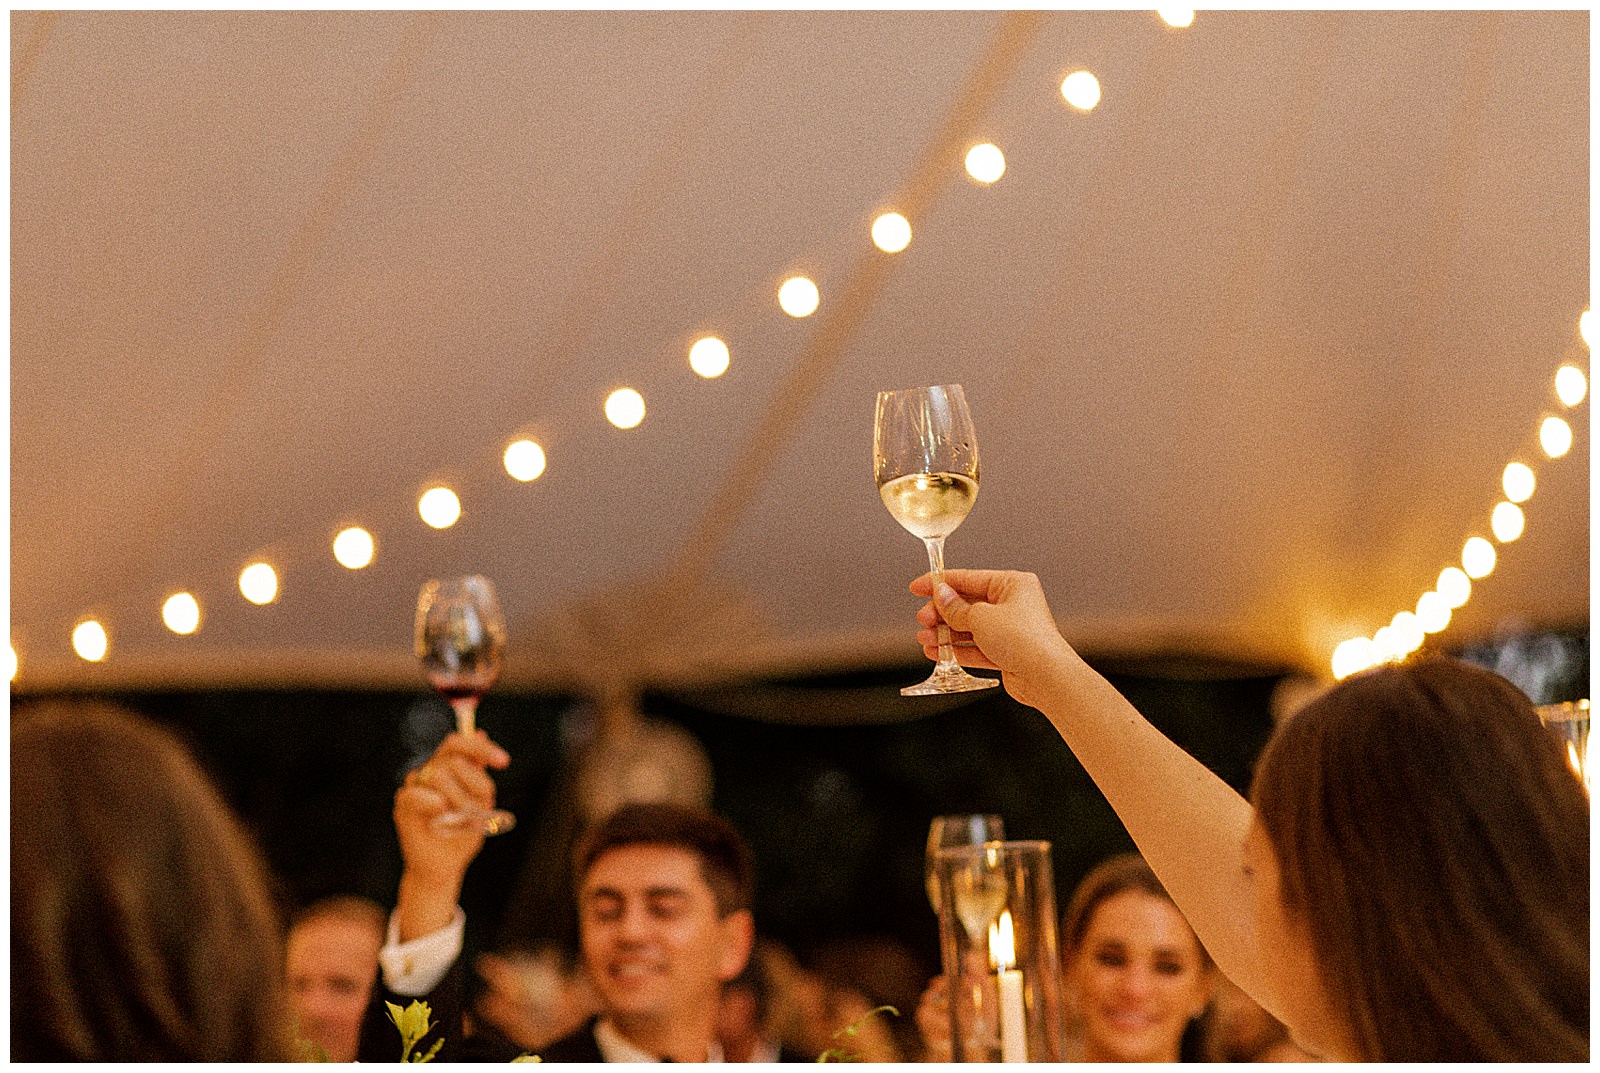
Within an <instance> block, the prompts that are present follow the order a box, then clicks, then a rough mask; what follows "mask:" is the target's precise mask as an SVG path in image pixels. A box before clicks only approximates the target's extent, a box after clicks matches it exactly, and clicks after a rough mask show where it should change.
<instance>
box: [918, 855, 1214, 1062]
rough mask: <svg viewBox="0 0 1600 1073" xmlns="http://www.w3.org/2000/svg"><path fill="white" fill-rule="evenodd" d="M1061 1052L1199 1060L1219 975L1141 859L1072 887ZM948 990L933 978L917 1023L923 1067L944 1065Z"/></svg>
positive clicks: (1077, 1056)
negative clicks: (1066, 1039)
mask: <svg viewBox="0 0 1600 1073" xmlns="http://www.w3.org/2000/svg"><path fill="white" fill-rule="evenodd" d="M1061 946H1062V966H1061V968H1062V973H1061V975H1062V982H1063V984H1064V987H1063V988H1062V990H1063V992H1064V994H1065V995H1066V997H1067V1006H1068V1008H1069V1011H1070V1018H1071V1021H1072V1023H1073V1024H1072V1027H1073V1033H1072V1038H1073V1042H1072V1043H1071V1044H1070V1045H1069V1046H1068V1052H1069V1053H1073V1058H1074V1060H1076V1061H1082V1062H1178V1061H1197V1060H1199V1059H1200V1058H1201V1057H1202V1053H1203V1050H1204V1041H1203V1036H1202V1027H1201V1025H1202V1020H1201V1019H1202V1017H1203V1016H1204V1014H1205V1013H1206V1009H1207V1006H1208V1004H1209V1003H1210V1001H1211V995H1212V988H1213V986H1214V983H1215V980H1216V970H1215V968H1214V966H1213V965H1212V963H1211V958H1210V956H1209V955H1208V954H1207V953H1206V950H1205V947H1203V946H1201V945H1200V940H1199V939H1198V938H1197V937H1196V936H1195V933H1194V929H1192V928H1190V927H1189V922H1188V921H1187V920H1185V919H1184V918H1183V914H1182V913H1180V912H1179V911H1178V907H1177V904H1176V903H1175V902H1173V900H1172V896H1171V895H1170V894H1168V893H1167V890H1166V888H1165V887H1163V886H1162V885H1161V881H1160V880H1159V879H1157V878H1156V874H1155V873H1154V872H1153V871H1151V870H1150V866H1149V865H1148V864H1146V863H1145V861H1144V858H1142V857H1140V856H1139V855H1138V854H1137V853H1121V854H1118V855H1117V856H1115V857H1109V858H1107V859H1106V860H1104V861H1102V862H1100V863H1099V864H1098V865H1096V866H1095V867H1094V868H1092V869H1090V870H1089V874H1088V875H1086V876H1084V877H1083V879H1081V880H1080V881H1079V882H1078V885H1077V887H1076V888H1075V889H1074V891H1073V893H1072V900H1071V901H1070V902H1068V903H1067V910H1066V912H1065V913H1063V914H1062V917H1061ZM948 1002H949V985H948V984H947V982H946V981H945V978H944V977H943V976H936V977H934V979H933V981H932V982H931V983H930V984H929V986H928V988H927V990H926V991H924V992H923V995H922V1001H921V1004H920V1005H919V1006H918V1008H917V1015H916V1024H917V1028H918V1031H920V1032H921V1034H922V1042H923V1047H924V1050H925V1055H924V1060H926V1061H934V1062H945V1061H949V1060H950V1014H949V1006H948Z"/></svg>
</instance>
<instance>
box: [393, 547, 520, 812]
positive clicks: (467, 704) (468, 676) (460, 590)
mask: <svg viewBox="0 0 1600 1073" xmlns="http://www.w3.org/2000/svg"><path fill="white" fill-rule="evenodd" d="M415 636H416V653H417V659H418V660H420V661H421V663H422V673H423V675H424V676H425V677H426V678H427V680H428V684H429V685H431V686H433V688H434V689H435V690H437V691H438V692H439V694H440V695H441V696H443V697H444V698H445V700H447V701H449V702H450V707H451V709H452V710H453V711H454V712H455V717H456V729H457V730H458V731H460V732H461V733H462V734H471V733H473V732H474V731H475V730H476V728H477V711H478V699H479V698H480V697H482V696H483V695H484V694H485V693H487V692H488V691H489V689H490V687H491V686H493V685H494V683H495V682H496V681H497V680H498V679H499V677H500V664H501V660H502V659H503V658H504V655H505V646H506V624H505V617H504V616H503V615H502V614H501V613H500V602H499V600H498V599H497V598H496V596H495V591H494V586H493V585H492V584H491V583H490V582H489V579H488V578H486V577H483V576H482V575H480V574H472V575H469V576H467V577H456V578H445V579H442V580H441V579H434V580H430V581H427V582H424V583H423V586H422V590H421V591H420V592H419V593H418V594H417V620H416V635H415ZM516 822H517V818H516V817H515V816H513V815H512V814H511V813H509V812H507V811H505V810H504V809H493V810H482V809H470V810H453V811H450V812H445V813H442V814H441V815H439V816H438V817H437V818H435V820H434V826H435V827H436V828H438V829H440V830H460V829H465V828H468V827H472V826H477V827H479V828H480V829H481V830H482V831H483V833H484V834H488V835H496V834H501V833H503V832H505V831H509V830H511V828H512V827H514V826H515V825H516Z"/></svg>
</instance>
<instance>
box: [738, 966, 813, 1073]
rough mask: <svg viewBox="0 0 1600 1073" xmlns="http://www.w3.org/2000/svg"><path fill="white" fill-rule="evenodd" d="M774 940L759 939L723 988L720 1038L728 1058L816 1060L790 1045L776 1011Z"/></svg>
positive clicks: (747, 1060)
mask: <svg viewBox="0 0 1600 1073" xmlns="http://www.w3.org/2000/svg"><path fill="white" fill-rule="evenodd" d="M772 950H773V947H772V945H771V944H770V943H766V942H757V943H756V948H755V950H754V951H753V952H752V953H751V955H750V960H749V961H747V962H745V965H744V971H742V972H740V973H739V975H738V976H735V977H734V978H733V979H732V980H729V981H728V982H727V983H726V984H724V985H723V988H722V1004H721V1005H720V1006H719V1007H718V1009H717V1041H718V1042H719V1043H721V1044H722V1060H723V1061H725V1062H814V1061H816V1057H817V1056H816V1055H815V1054H812V1055H807V1054H804V1053H802V1052H800V1051H797V1050H795V1049H793V1048H792V1047H789V1046H787V1045H786V1044H785V1043H784V1042H783V1037H782V1034H781V1031H780V1030H779V1028H778V1026H777V1024H776V1022H777V1018H776V1017H775V1015H774V1001H773V1000H774V999H775V998H776V997H777V996H776V995H775V994H774V987H775V984H774V980H773V978H772V973H771V972H770V971H769V969H768V967H767V963H768V961H769V960H771V958H772V957H773V954H772Z"/></svg>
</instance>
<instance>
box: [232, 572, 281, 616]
mask: <svg viewBox="0 0 1600 1073" xmlns="http://www.w3.org/2000/svg"><path fill="white" fill-rule="evenodd" d="M239 593H240V595H242V596H243V597H244V598H245V599H246V600H249V601H250V602H251V603H253V604H255V605H256V606H257V607H265V606H266V605H267V604H270V603H272V601H274V600H276V599H277V598H278V572H277V571H276V570H274V569H273V568H272V566H271V564H270V563H263V562H254V563H251V564H249V565H248V566H246V567H245V568H244V569H243V570H241V571H239Z"/></svg>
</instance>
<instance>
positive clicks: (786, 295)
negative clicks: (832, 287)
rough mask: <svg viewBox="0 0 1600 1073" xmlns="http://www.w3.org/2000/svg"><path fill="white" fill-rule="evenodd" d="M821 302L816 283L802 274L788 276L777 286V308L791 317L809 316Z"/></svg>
mask: <svg viewBox="0 0 1600 1073" xmlns="http://www.w3.org/2000/svg"><path fill="white" fill-rule="evenodd" d="M821 303H822V294H821V292H820V291H818V290H817V285H816V284H815V283H813V282H811V281H810V280H809V279H807V278H806V277H804V276H790V277H789V278H788V279H786V280H784V281H783V285H782V286H781V287H779V288H778V308H779V309H782V310H783V311H784V312H785V313H787V314H789V315H790V316H791V317H809V316H810V315H811V314H813V313H815V312H816V311H817V306H818V305H820V304H821Z"/></svg>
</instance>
